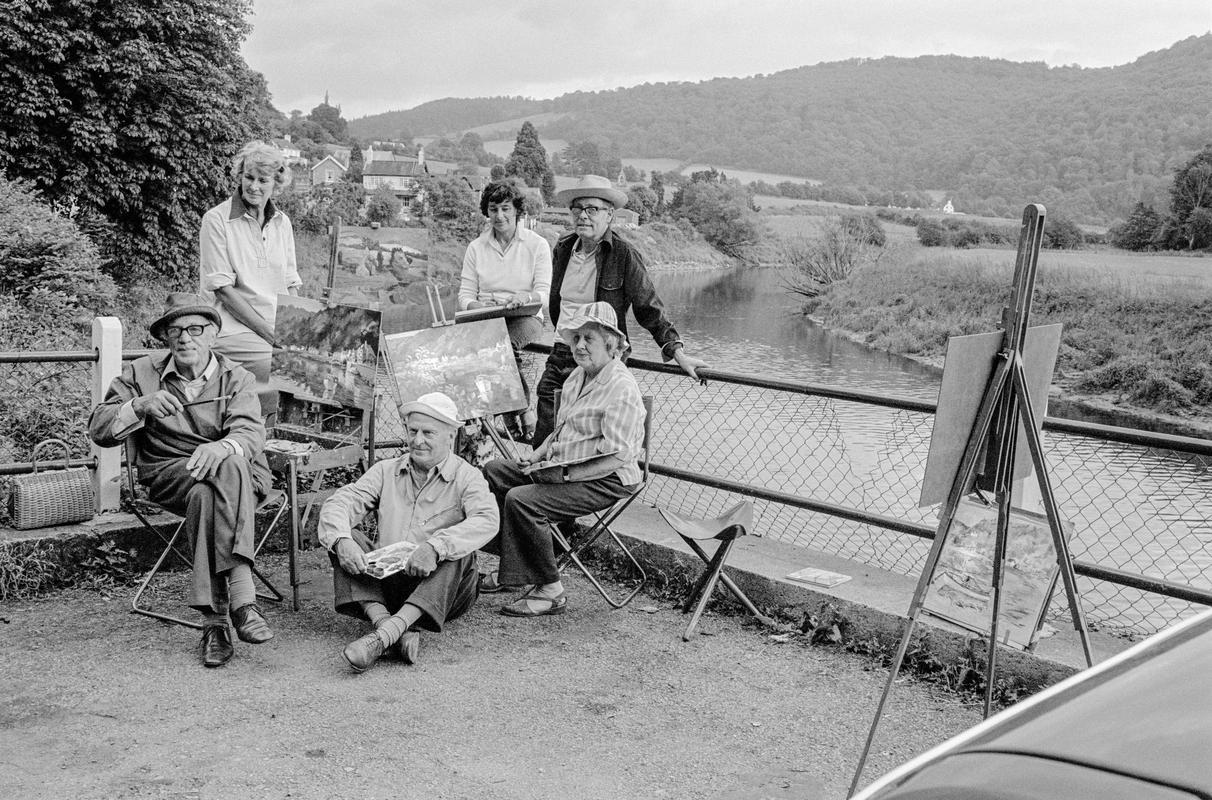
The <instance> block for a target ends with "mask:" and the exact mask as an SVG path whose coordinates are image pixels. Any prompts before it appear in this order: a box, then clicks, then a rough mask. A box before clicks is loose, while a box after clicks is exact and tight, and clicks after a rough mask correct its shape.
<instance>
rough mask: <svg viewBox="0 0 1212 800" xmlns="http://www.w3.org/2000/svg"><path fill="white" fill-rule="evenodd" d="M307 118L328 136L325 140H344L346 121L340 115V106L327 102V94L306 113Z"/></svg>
mask: <svg viewBox="0 0 1212 800" xmlns="http://www.w3.org/2000/svg"><path fill="white" fill-rule="evenodd" d="M307 119H308V120H309V121H311V122H314V123H315V124H316V125H319V126H320V127H321V128H323V129H324V131H325V132H326V133H327V134H328V137H329V138H328V139H327V140H326V141H333V142H343V141H345V136H346V125H347V123H346V122H345V118H344V117H342V116H341V108H340V106H332V105H329V104H328V96H327V95H325V97H324V102H322V103H320V105H318V106H316V107H315V108H313V109H312V110H311V113H310V114H308V115H307Z"/></svg>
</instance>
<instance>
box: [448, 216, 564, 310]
mask: <svg viewBox="0 0 1212 800" xmlns="http://www.w3.org/2000/svg"><path fill="white" fill-rule="evenodd" d="M518 292H530V293H531V294H533V295H534V300H533V302H538V303H542V304H543V305H544V306H545V305H547V298H548V296H549V295H550V294H551V245H549V244H548V243H547V240H546V239H544V238H543V237H542V236H540V235H539V234H537V233H535V232H534V231H532V230H530V229H528V228H526V227H524V226H522V225H519V226H518V228H517V232H516V233H515V234H514V237H513V239H512V240H511V241H510V242H509V244H508V245H506V246H505V247H503V248H502V247H501V244H500V242H498V241H497V237H495V236H493V235H492V227H491V226H489V228H488V230H486V231H484V232H483V233H482V234H480V235H479V236H477V237H476V238H475V239H473V240H472V242H471V244H469V245H467V252H466V253H465V254H464V255H463V274H462V278H461V280H460V283H459V308H460V309H465V308H467V306H468V305H470V304H471V302H472V301H473V300H479V301H480V302H494V303H505V302H507V301H508V300H509V298H511V297H513V296H514V295H515V294H517V293H518ZM538 316H542V313H540V314H539V315H538Z"/></svg>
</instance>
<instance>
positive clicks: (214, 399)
mask: <svg viewBox="0 0 1212 800" xmlns="http://www.w3.org/2000/svg"><path fill="white" fill-rule="evenodd" d="M233 397H235V395H234V394H225V395H222V396H220V397H208V398H207V399H205V400H191V401H190V402H188V403H182V404H181V407H182V408H189V407H190V406H201V405H206V404H207V403H217V402H219V401H220V400H231V399H232V398H233Z"/></svg>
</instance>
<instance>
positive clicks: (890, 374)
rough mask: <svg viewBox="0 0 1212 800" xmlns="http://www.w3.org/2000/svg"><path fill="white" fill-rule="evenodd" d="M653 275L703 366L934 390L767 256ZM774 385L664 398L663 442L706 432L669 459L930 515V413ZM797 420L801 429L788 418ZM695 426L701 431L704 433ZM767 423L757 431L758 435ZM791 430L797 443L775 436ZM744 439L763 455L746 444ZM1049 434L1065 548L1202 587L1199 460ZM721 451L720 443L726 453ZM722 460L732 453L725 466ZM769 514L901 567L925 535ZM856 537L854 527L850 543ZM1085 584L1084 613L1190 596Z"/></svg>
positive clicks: (889, 510) (682, 442) (919, 395)
mask: <svg viewBox="0 0 1212 800" xmlns="http://www.w3.org/2000/svg"><path fill="white" fill-rule="evenodd" d="M653 280H654V282H655V283H656V285H657V289H658V292H659V294H660V296H661V298H662V300H663V301H664V303H665V305H666V306H667V308H668V310H669V316H670V318H671V319H672V320H673V321H674V323H675V325H676V326H677V328H678V330H679V332H680V333H681V335H682V337H683V339H684V340H685V341H686V346H687V350H688V351H689V352H690V353H691V354H693V355H695V356H698V357H700V358H703V359H704V360H706V361H708V362H709V363H710V364H711V366H713V367H716V368H718V369H721V370H725V371H729V372H738V373H742V374H748V375H760V376H763V377H770V378H780V379H787V380H796V381H804V382H808V383H816V384H832V385H838V386H842V387H848V388H854V389H861V390H863V391H867V392H874V393H882V394H889V395H897V396H901V397H910V398H915V399H925V400H933V399H935V398H936V396H937V393H938V388H939V384H940V379H941V376H940V374H939V372H938V370H935V369H932V368H930V367H927V366H924V365H921V364H918V363H917V362H914V361H912V360H910V359H907V358H903V357H900V356H895V355H891V354H888V353H885V352H881V351H875V350H872V349H869V348H866V347H864V346H862V345H860V344H858V343H856V342H853V341H851V340H850V339H848V338H846V337H845V336H840V335H837V334H834V333H831V332H829V331H827V330H824V329H822V328H820V327H819V326H816V325H814V324H812V323H811V322H810V321H809V320H807V319H806V318H805V317H804V316H803V315H801V314H800V313H799V306H800V302H799V301H798V300H797V299H796V297H795V296H794V295H792V294H791V293H789V292H787V291H786V290H785V289H783V288H782V286H781V284H780V279H779V272H778V270H777V269H773V268H760V267H759V268H748V269H736V270H703V271H656V272H654V275H653ZM629 328H631V332H632V343H633V346H634V347H635V351H636V355H637V356H638V357H641V358H646V359H652V360H659V358H660V354H659V351H658V349H657V348H656V346H655V345H654V343H653V342H652V339H651V337H649V336H648V335H647V334H646V333H645V332H644V331H643V329H641V328H638V326H636V325H635V323H634V320H631V321H630V322H629ZM677 385H678V386H680V387H686V386H687V385H688V384H687V383H685V382H680V383H679V384H677ZM669 388H672V387H669ZM681 391H682V392H686V390H685V389H684V388H683V389H682V390H681ZM771 394H772V393H765V394H759V393H758V390H754V391H753V392H750V393H747V394H744V395H739V394H738V395H736V396H735V397H732V398H730V399H724V400H720V399H717V397H716V396H713V395H711V394H709V393H706V390H704V393H703V394H701V395H697V397H699V398H701V399H698V400H696V401H695V402H694V403H683V402H682V401H680V400H674V401H673V402H675V403H681V404H679V405H677V406H676V408H674V409H670V410H669V411H670V413H668V414H665V415H663V416H662V417H661V425H662V427H663V428H664V431H665V432H667V433H668V437H669V438H668V441H671V442H673V443H674V444H673V449H676V450H677V451H678V452H679V453H684V452H685V450H686V449H688V448H694V447H696V446H697V445H696V444H692V443H695V442H696V441H698V442H701V441H704V440H705V439H707V438H710V439H711V440H712V444H711V445H709V446H704V447H702V452H701V453H697V454H694V455H692V456H689V457H687V458H688V460H681V461H679V460H678V459H675V460H674V462H673V463H680V465H682V466H686V467H687V468H700V469H701V470H702V471H704V472H714V473H715V474H722V471H724V472H727V473H729V476H730V477H734V478H735V479H737V480H745V481H746V482H750V483H755V484H758V485H764V486H767V487H768V488H775V489H780V490H783V491H789V492H792V493H796V494H800V495H802V496H810V497H814V498H816V499H822V500H828V501H831V502H837V503H841V504H846V505H852V506H856V507H860V508H867V509H868V510H873V511H876V512H877V513H883V514H888V515H891V516H901V517H905V518H910V519H914V520H917V521H921V522H924V523H926V524H930V525H934V524H937V518H936V516H935V514H934V512H933V511H932V510H929V509H918V508H917V507H916V496H917V492H918V491H919V490H920V481H921V477H922V474H923V472H924V463H925V451H926V449H927V448H928V444H929V435H930V427H931V422H932V418H931V417H929V416H928V415H921V414H915V413H912V412H890V411H889V410H887V409H882V408H876V407H872V406H865V405H862V404H857V403H845V402H834V401H815V403H814V404H813V405H812V406H811V407H809V406H808V405H807V404H806V403H801V404H797V405H794V406H791V405H790V404H788V403H787V402H786V399H785V398H783V399H782V400H776V399H773V398H771ZM729 404H731V405H729ZM739 406H744V408H745V411H746V412H748V413H749V414H750V416H748V417H747V418H746V421H744V422H742V423H741V424H740V425H739V426H737V427H736V429H733V428H732V427H730V423H729V421H728V420H727V419H724V420H720V419H719V418H720V417H728V416H729V415H730V414H732V413H734V411H733V410H734V409H736V408H737V407H739ZM755 408H758V409H760V411H758V412H755V411H754V409H755ZM805 408H807V409H808V410H807V411H805V410H802V409H805ZM763 416H771V417H772V418H773V420H774V421H773V424H771V425H770V426H768V427H767V426H766V425H765V423H764V422H755V421H754V420H755V419H758V418H760V417H763ZM759 426H760V427H761V428H762V431H758V430H757V428H758V427H759ZM801 426H802V427H804V428H805V430H806V431H807V432H805V433H802V434H799V433H796V432H795V428H797V427H801ZM696 430H699V431H708V430H710V435H709V437H708V436H704V435H703V434H702V433H696ZM763 434H764V438H762V440H761V441H763V446H762V447H753V446H752V445H753V442H754V441H755V440H757V439H758V437H762V436H763ZM787 441H791V442H792V444H791V445H790V446H786V442H787ZM747 445H748V446H749V449H751V450H753V451H756V452H757V453H758V454H759V455H758V456H756V457H751V456H749V455H746V454H744V453H743V451H744V450H745V449H746V446H747ZM1045 446H1046V448H1047V451H1048V455H1047V457H1048V459H1049V467H1050V471H1051V473H1052V477H1053V483H1054V486H1055V488H1056V492H1057V497H1058V503H1060V505H1061V508H1062V514H1063V515H1064V516H1066V518H1070V519H1072V521H1073V523H1074V534H1073V536H1074V542H1073V553H1074V557H1075V558H1077V559H1079V560H1087V561H1094V562H1097V563H1101V564H1107V565H1111V566H1116V567H1119V568H1121V569H1128V570H1131V571H1139V572H1142V573H1144V574H1148V575H1151V576H1155V577H1162V578H1166V579H1169V580H1173V581H1177V582H1186V583H1190V584H1192V585H1196V586H1200V587H1203V588H1212V585H1210V582H1209V577H1208V576H1209V575H1212V500H1210V499H1209V498H1212V464H1209V460H1208V459H1204V458H1200V457H1192V456H1186V455H1182V454H1177V453H1173V452H1171V451H1164V450H1155V449H1145V448H1136V447H1126V446H1118V445H1112V444H1107V443H1102V442H1095V441H1093V440H1089V439H1085V438H1084V437H1071V436H1062V435H1059V434H1046V435H1045ZM725 452H726V453H727V454H728V458H727V459H721V458H720V456H721V455H722V454H724V453H725ZM657 460H658V461H661V460H663V459H661V458H658V459H657ZM724 462H727V464H728V467H722V466H720V465H721V464H722V463H724ZM692 463H693V464H697V467H695V466H692ZM691 494H694V493H693V492H691ZM686 502H687V503H688V504H689V503H690V502H698V503H700V504H701V503H702V502H704V500H703V499H702V498H700V499H696V500H693V501H691V500H689V499H688V500H687V501H686ZM713 502H714V501H713ZM772 514H773V515H774V516H777V517H778V518H779V519H778V520H777V522H778V523H779V526H780V529H781V530H782V531H784V533H782V534H779V533H775V534H774V535H775V536H777V538H785V539H789V540H794V541H796V542H797V543H799V544H804V545H806V546H809V547H815V548H818V549H822V550H830V551H832V552H838V553H839V554H841V555H847V556H851V557H858V558H861V559H864V560H869V561H870V563H875V564H877V565H879V566H883V567H885V568H890V569H896V570H898V571H901V572H906V573H908V574H913V573H914V572H915V571H916V569H918V568H920V566H919V565H920V559H921V556H922V554H923V552H924V549H925V548H924V544H925V543H924V542H922V541H916V542H908V541H906V537H903V536H899V535H896V534H890V533H887V532H883V531H873V530H872V529H869V528H864V527H863V526H855V525H850V524H849V523H845V525H846V526H849V527H848V528H847V527H845V526H843V525H838V524H835V523H834V522H833V521H831V520H825V521H824V522H822V517H820V516H819V515H815V516H813V515H806V513H805V512H798V513H793V514H789V513H785V512H783V511H779V512H777V513H775V512H774V511H772V510H767V511H766V512H765V513H764V514H763V517H764V518H767V517H771V515H772ZM770 522H771V523H774V522H776V520H775V519H773V518H771V519H770ZM801 526H802V527H804V528H812V529H813V530H814V532H813V533H812V534H811V535H805V536H802V535H801V534H800V532H799V530H797V528H799V527H801ZM816 529H824V531H825V533H824V534H823V535H822V534H820V533H818V532H816ZM857 539H862V540H863V541H862V542H859V543H858V544H857V545H856V544H853V540H857ZM1082 584H1084V585H1085V586H1084V588H1083V594H1084V595H1086V594H1087V593H1088V595H1089V596H1088V597H1087V599H1086V605H1087V607H1088V608H1089V607H1090V606H1098V607H1099V608H1100V610H1099V612H1098V613H1095V614H1092V615H1091V616H1092V618H1094V619H1097V620H1100V621H1102V622H1104V623H1105V624H1106V626H1107V627H1123V628H1126V629H1129V630H1135V631H1149V630H1153V629H1156V628H1158V627H1162V626H1164V625H1165V624H1167V623H1168V622H1169V621H1171V620H1173V619H1175V618H1178V617H1180V616H1185V615H1186V613H1188V612H1189V610H1190V609H1189V606H1188V605H1187V604H1185V603H1177V604H1176V603H1166V602H1164V600H1163V598H1159V597H1157V596H1156V595H1141V594H1140V593H1138V592H1135V591H1133V590H1124V589H1121V588H1119V587H1117V586H1114V585H1110V584H1104V583H1098V582H1089V581H1084V580H1083V581H1080V582H1079V586H1081V585H1082ZM1062 604H1063V599H1062ZM1054 610H1055V604H1054ZM1088 613H1089V612H1088Z"/></svg>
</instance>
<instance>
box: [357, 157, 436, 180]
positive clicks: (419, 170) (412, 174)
mask: <svg viewBox="0 0 1212 800" xmlns="http://www.w3.org/2000/svg"><path fill="white" fill-rule="evenodd" d="M362 175H363V177H365V176H367V175H374V176H382V177H400V178H423V177H425V175H426V172H425V167H423V166H421V165H420V164H418V163H417V162H416V161H372V162H370V163H369V164H367V165H366V166H365V167H363V168H362Z"/></svg>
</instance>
